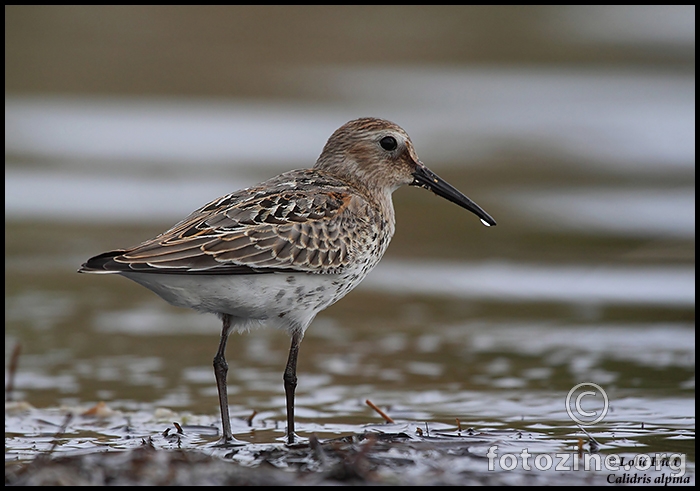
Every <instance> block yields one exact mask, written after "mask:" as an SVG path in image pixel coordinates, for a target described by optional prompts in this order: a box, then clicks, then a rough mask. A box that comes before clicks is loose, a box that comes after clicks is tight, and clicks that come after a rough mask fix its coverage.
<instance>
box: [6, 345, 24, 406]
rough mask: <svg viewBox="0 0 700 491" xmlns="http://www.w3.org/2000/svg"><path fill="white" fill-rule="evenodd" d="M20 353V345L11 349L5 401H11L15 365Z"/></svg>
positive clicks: (17, 362)
mask: <svg viewBox="0 0 700 491" xmlns="http://www.w3.org/2000/svg"><path fill="white" fill-rule="evenodd" d="M21 352H22V345H21V344H19V343H17V344H15V347H14V348H13V349H12V356H10V367H9V368H8V369H7V386H6V387H5V400H6V401H7V402H10V401H12V392H13V391H14V390H15V374H16V373H17V365H18V364H19V355H20V353H21Z"/></svg>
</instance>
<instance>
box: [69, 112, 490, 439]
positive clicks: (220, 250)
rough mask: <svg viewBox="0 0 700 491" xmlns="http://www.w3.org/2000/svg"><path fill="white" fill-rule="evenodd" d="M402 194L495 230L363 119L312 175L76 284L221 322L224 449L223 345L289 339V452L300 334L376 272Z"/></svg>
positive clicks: (190, 222) (390, 130)
mask: <svg viewBox="0 0 700 491" xmlns="http://www.w3.org/2000/svg"><path fill="white" fill-rule="evenodd" d="M405 185H408V186H417V187H421V188H424V189H427V190H430V191H432V192H433V193H435V194H436V195H438V196H440V197H442V198H445V199H447V200H449V201H451V202H452V203H455V204H457V205H459V206H460V207H462V208H464V209H466V210H468V211H470V212H472V213H474V214H475V215H476V216H477V217H478V218H479V219H480V220H481V222H482V223H483V224H484V225H487V226H494V225H496V221H495V220H494V219H493V218H492V217H491V216H490V215H489V214H488V213H486V212H485V211H484V210H483V209H482V208H481V207H480V206H479V205H477V204H476V203H475V202H474V201H472V200H471V199H469V198H468V197H467V196H465V195H464V194H462V193H461V192H460V191H458V190H457V189H456V188H455V187H453V186H452V185H450V184H449V183H447V182H446V181H445V180H444V179H442V178H440V177H439V176H438V175H437V174H435V173H434V172H432V171H431V170H430V169H429V168H428V167H426V166H425V164H423V163H422V162H421V161H420V160H419V158H418V156H417V154H416V151H415V149H414V147H413V143H412V141H411V139H410V138H409V136H408V134H407V133H406V131H404V130H403V129H402V128H401V127H400V126H398V125H397V124H395V123H393V122H391V121H387V120H384V119H379V118H374V117H366V118H359V119H354V120H351V121H349V122H347V123H345V124H344V125H342V126H341V127H340V128H338V129H337V130H336V131H335V132H333V133H332V135H331V136H330V138H329V139H328V141H327V142H326V144H325V146H324V147H323V150H322V151H321V154H320V156H319V157H318V159H317V160H316V163H315V164H314V166H313V167H312V168H307V169H297V170H292V171H288V172H285V173H282V174H280V175H278V176H276V177H273V178H271V179H269V180H267V181H264V182H262V183H260V184H257V185H255V186H251V187H248V188H245V189H242V190H239V191H235V192H232V193H230V194H227V195H225V196H222V197H220V198H217V199H215V200H213V201H211V202H209V203H207V204H205V205H204V206H202V207H201V208H199V209H197V210H195V211H194V212H192V213H191V214H190V215H189V216H188V217H186V218H185V219H184V220H182V221H180V222H179V223H177V224H175V225H174V226H173V227H172V228H170V229H168V230H167V231H165V232H163V233H162V234H160V235H158V236H156V237H154V238H152V239H149V240H146V241H145V242H143V243H141V244H139V245H136V246H133V247H129V248H126V249H116V250H112V251H109V252H105V253H102V254H99V255H97V256H94V257H92V258H90V259H88V260H87V261H86V262H85V263H84V264H82V266H81V267H80V269H79V270H78V272H79V273H91V274H119V275H121V276H124V277H126V278H128V279H130V280H133V281H135V282H136V283H139V284H140V285H142V286H144V287H146V288H148V289H149V290H152V291H153V292H154V293H156V294H157V295H158V296H160V297H161V298H162V299H164V300H165V301H167V302H168V303H170V304H172V305H175V306H177V307H186V308H191V309H194V310H197V311H200V312H207V313H212V314H216V315H217V316H218V317H219V318H220V320H221V322H222V329H221V337H220V340H219V346H218V350H217V351H216V355H215V357H214V360H213V366H214V376H215V379H216V385H217V389H218V396H219V408H220V412H221V423H222V436H221V438H220V440H219V441H218V444H219V445H222V446H225V445H235V444H244V442H240V441H239V440H237V439H235V438H234V436H233V434H232V432H231V422H230V417H229V406H228V395H227V382H226V378H227V374H228V363H227V361H226V354H225V352H226V343H227V340H228V338H229V335H230V334H231V332H233V331H237V332H245V331H247V330H249V329H250V328H251V327H257V326H260V325H268V326H271V327H276V328H279V329H282V330H284V331H286V332H287V333H288V334H289V336H290V337H291V346H290V349H289V356H288V359H287V364H286V367H285V370H284V375H283V382H284V391H285V396H286V410H287V414H286V416H287V428H286V443H287V445H292V444H294V443H295V441H297V439H298V437H297V435H296V434H295V432H294V403H295V397H294V394H295V390H296V387H297V373H296V371H297V358H298V356H299V348H300V343H301V341H302V338H303V337H304V333H305V332H306V330H307V328H308V327H309V325H310V324H311V322H312V321H313V320H314V318H315V317H316V315H317V314H318V313H319V312H320V311H322V310H324V309H325V308H327V307H329V306H330V305H332V304H334V303H335V302H337V301H338V300H340V299H341V298H342V297H344V296H345V295H346V294H347V293H348V292H350V291H351V290H352V289H353V288H355V287H356V286H357V285H358V284H359V283H360V282H361V281H362V280H363V279H364V278H365V277H366V276H367V274H368V273H369V272H370V271H371V270H372V269H373V268H374V267H375V266H376V265H377V263H379V261H380V259H381V258H382V256H383V255H384V253H385V252H386V250H387V247H388V246H389V242H390V240H391V238H392V236H393V235H394V231H395V217H394V206H393V202H392V193H393V192H394V191H395V190H396V189H398V188H399V187H401V186H405Z"/></svg>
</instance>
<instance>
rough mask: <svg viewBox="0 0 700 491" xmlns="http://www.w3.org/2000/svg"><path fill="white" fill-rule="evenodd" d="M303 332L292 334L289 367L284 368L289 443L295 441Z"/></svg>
mask: <svg viewBox="0 0 700 491" xmlns="http://www.w3.org/2000/svg"><path fill="white" fill-rule="evenodd" d="M300 343H301V334H300V333H298V332H295V333H294V334H292V346H291V347H290V348H289V359H288V360H287V368H285V369H284V393H285V394H286V396H287V444H288V445H291V444H292V443H294V438H295V436H296V435H294V390H295V389H296V388H297V357H298V356H299V344H300Z"/></svg>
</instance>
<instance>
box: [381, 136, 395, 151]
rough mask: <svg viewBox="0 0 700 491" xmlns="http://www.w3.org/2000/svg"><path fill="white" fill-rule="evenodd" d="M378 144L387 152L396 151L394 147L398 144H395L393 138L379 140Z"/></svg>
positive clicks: (386, 137)
mask: <svg viewBox="0 0 700 491" xmlns="http://www.w3.org/2000/svg"><path fill="white" fill-rule="evenodd" d="M379 144H380V145H381V146H382V148H383V149H384V150H387V151H389V152H391V151H392V150H396V147H398V146H399V145H398V143H396V138H394V137H393V136H385V137H384V138H382V139H381V140H379Z"/></svg>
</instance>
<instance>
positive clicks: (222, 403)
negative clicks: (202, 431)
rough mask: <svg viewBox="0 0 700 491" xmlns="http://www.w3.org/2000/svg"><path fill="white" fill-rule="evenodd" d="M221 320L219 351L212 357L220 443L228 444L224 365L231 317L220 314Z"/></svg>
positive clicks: (229, 434)
mask: <svg viewBox="0 0 700 491" xmlns="http://www.w3.org/2000/svg"><path fill="white" fill-rule="evenodd" d="M221 320H222V321H223V323H224V326H223V328H222V329H221V341H219V350H218V351H217V352H216V356H215V357H214V376H215V377H216V387H217V389H219V407H220V408H221V424H222V430H223V436H222V437H221V443H226V442H230V441H231V440H233V434H232V433H231V420H230V419H229V415H228V391H227V390H226V376H227V375H228V363H226V341H227V340H228V335H229V334H230V332H231V316H230V315H228V314H222V315H221Z"/></svg>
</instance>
